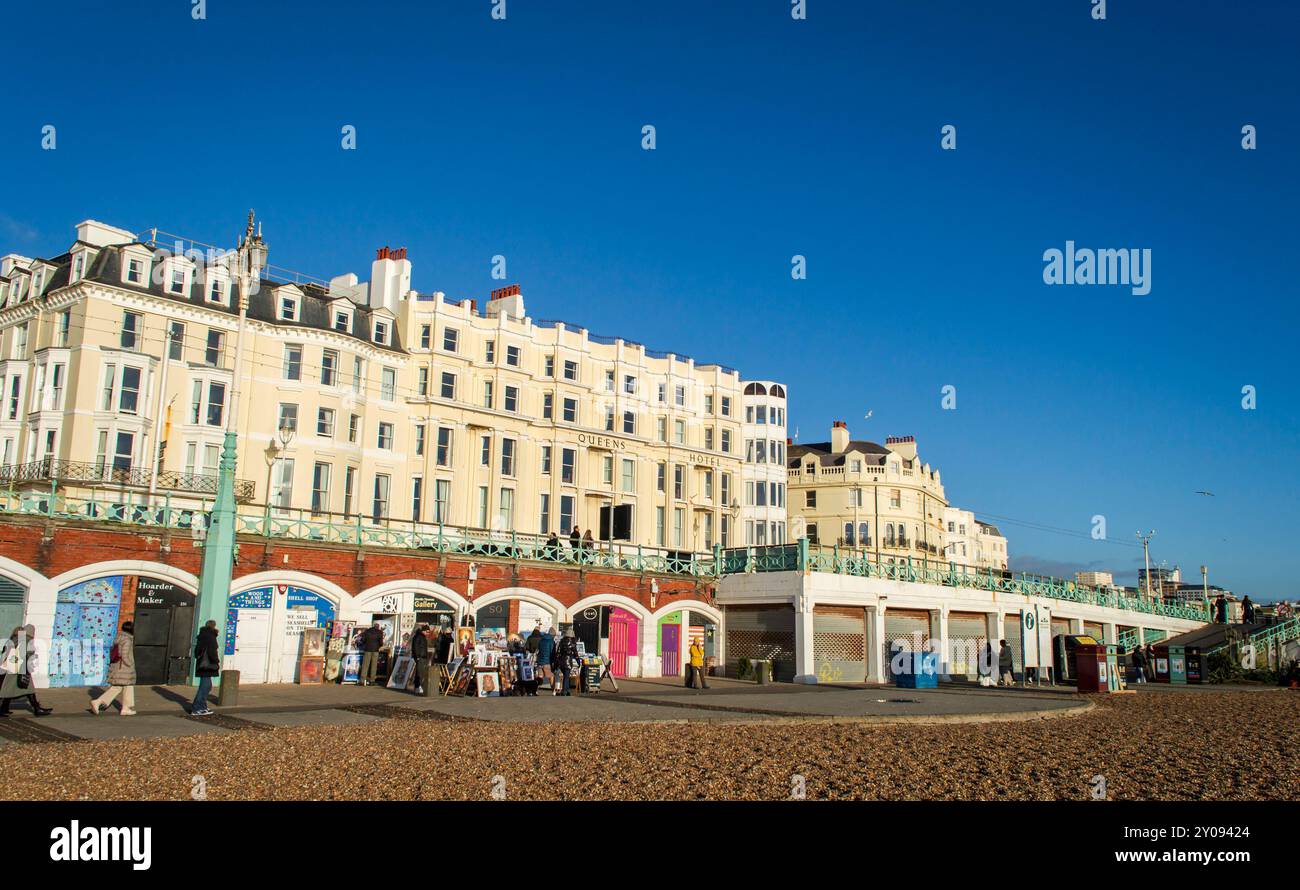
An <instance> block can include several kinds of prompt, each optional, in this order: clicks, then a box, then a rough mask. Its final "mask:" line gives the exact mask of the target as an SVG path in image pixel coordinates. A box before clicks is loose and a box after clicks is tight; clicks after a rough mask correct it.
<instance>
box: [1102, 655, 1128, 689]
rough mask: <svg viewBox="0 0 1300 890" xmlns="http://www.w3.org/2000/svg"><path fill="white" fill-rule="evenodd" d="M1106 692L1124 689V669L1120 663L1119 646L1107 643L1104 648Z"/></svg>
mask: <svg viewBox="0 0 1300 890" xmlns="http://www.w3.org/2000/svg"><path fill="white" fill-rule="evenodd" d="M1105 648H1106V689H1105V690H1104V691H1106V692H1120V691H1122V690H1123V689H1124V688H1125V687H1126V685H1127V684H1126V683H1125V681H1124V667H1123V665H1122V664H1121V663H1120V654H1119V646H1116V645H1115V644H1114V643H1107V644H1106V646H1105Z"/></svg>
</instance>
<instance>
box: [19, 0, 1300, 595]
mask: <svg viewBox="0 0 1300 890" xmlns="http://www.w3.org/2000/svg"><path fill="white" fill-rule="evenodd" d="M491 7H492V2H491V0H455V2H451V0H433V2H424V3H418V4H417V3H410V4H402V3H392V4H370V5H368V6H361V5H358V4H350V3H324V2H322V3H312V4H272V3H258V4H252V3H242V2H236V0H211V2H209V3H208V8H207V19H206V20H203V21H194V20H193V19H192V18H191V16H190V12H189V5H188V4H186V3H184V2H179V0H175V2H153V3H130V2H124V3H115V4H99V3H96V4H90V3H67V4H60V5H59V8H58V23H57V24H58V27H54V28H51V21H50V18H49V14H50V10H49V9H48V8H44V7H41V6H40V5H37V4H32V5H30V7H29V8H19V7H17V6H16V5H14V4H7V5H6V7H5V8H4V9H3V10H2V11H0V29H2V30H3V31H4V32H5V33H6V34H19V35H21V34H28V35H35V34H39V35H41V37H40V39H16V40H6V41H5V45H6V53H5V65H4V69H3V73H2V74H0V78H3V79H0V98H3V100H4V101H3V107H4V109H5V114H4V120H3V123H2V124H0V163H2V165H3V170H4V171H5V176H4V180H5V189H4V195H3V197H2V198H0V252H9V251H17V252H22V253H27V254H33V253H34V254H38V255H53V254H55V253H58V252H60V251H62V250H64V249H66V247H67V246H68V244H69V242H70V240H71V238H72V235H73V232H72V226H73V225H74V224H75V223H76V222H77V221H79V220H81V219H84V218H86V217H93V218H97V219H101V220H104V221H106V222H110V223H113V224H117V225H121V226H123V227H126V228H130V229H134V230H143V229H145V228H148V227H151V226H158V227H159V228H163V229H166V230H169V231H174V232H179V233H181V234H184V235H187V236H190V237H193V238H196V239H199V240H203V241H211V242H216V243H228V242H231V241H233V239H234V237H235V235H236V234H237V232H238V231H239V230H240V228H241V226H242V222H243V216H244V214H245V213H246V212H247V209H248V208H249V207H256V208H257V210H258V213H259V216H260V217H261V218H262V219H264V221H265V234H266V237H267V239H268V241H269V243H270V245H271V250H272V255H271V260H272V262H273V263H276V264H278V265H282V266H287V267H290V268H295V269H300V270H302V271H305V272H309V273H312V274H316V275H320V276H326V277H327V276H331V275H335V274H339V273H342V272H345V271H356V272H357V273H359V274H361V275H362V277H365V276H366V273H367V272H368V269H369V262H370V259H371V258H372V257H373V250H374V248H375V247H377V246H379V245H383V244H391V245H393V246H398V245H405V246H407V247H408V248H409V255H410V257H411V259H412V262H413V264H414V267H415V275H414V282H413V284H414V286H415V287H416V288H417V289H418V290H421V291H432V290H442V291H445V292H447V293H448V294H449V295H451V296H455V297H478V298H483V297H484V296H485V295H486V293H487V292H488V291H489V290H490V289H491V288H492V287H494V286H499V284H500V283H501V282H497V281H494V280H492V278H491V277H490V270H491V265H490V263H491V257H492V256H493V255H496V254H502V255H504V256H505V257H506V258H507V262H508V273H509V274H508V279H509V281H511V282H516V281H517V282H519V283H521V284H522V285H523V288H524V293H525V295H526V297H527V300H528V305H529V310H530V314H531V315H533V316H534V317H537V318H561V319H570V320H573V321H577V322H582V323H585V324H586V325H587V326H588V327H589V328H590V329H591V330H592V331H594V332H598V333H603V334H611V335H623V336H627V337H629V338H631V339H636V340H638V341H641V342H644V343H646V344H648V345H650V346H651V347H656V348H662V349H674V350H678V351H680V352H683V353H687V354H690V355H693V356H695V357H696V358H697V359H701V360H715V361H720V362H723V363H725V364H728V365H732V366H735V367H738V368H740V369H741V370H742V372H743V373H745V374H746V375H747V376H752V377H758V378H775V379H779V380H782V381H785V382H786V383H788V384H789V386H790V391H791V396H792V402H791V425H792V426H797V427H798V428H799V430H800V433H801V438H802V439H803V440H804V441H817V440H824V439H825V438H827V436H828V429H829V426H830V424H831V421H833V420H841V419H842V420H846V421H847V422H848V423H849V426H850V429H851V430H852V432H853V434H854V436H855V437H859V438H871V439H875V440H878V441H879V440H883V439H884V437H885V436H887V435H907V434H911V435H915V436H916V437H917V439H918V443H919V447H920V451H921V455H922V457H923V458H924V459H925V460H927V461H929V462H930V463H932V464H933V465H935V466H937V467H938V468H939V469H940V471H941V472H942V474H943V480H944V484H945V487H946V489H947V493H948V496H949V498H950V500H951V501H952V502H954V503H955V504H959V505H962V506H964V507H967V508H970V509H974V510H975V511H976V512H977V513H979V514H981V515H991V516H995V517H999V518H997V519H995V520H994V521H996V522H997V524H998V525H1000V526H1001V527H1002V529H1003V531H1004V532H1006V533H1007V535H1008V536H1009V537H1010V542H1011V549H1012V552H1013V554H1014V555H1015V558H1016V563H1015V564H1014V566H1013V567H1016V568H1019V569H1022V570H1040V571H1045V572H1051V573H1055V574H1062V573H1068V572H1072V571H1074V570H1075V569H1077V568H1081V567H1090V568H1099V569H1110V570H1113V571H1115V572H1116V573H1117V574H1118V575H1119V576H1121V577H1122V578H1123V579H1125V580H1128V581H1129V582H1130V583H1131V582H1132V579H1133V575H1134V572H1135V569H1136V567H1137V566H1138V565H1140V564H1141V556H1142V554H1141V550H1140V548H1135V547H1133V546H1129V545H1130V543H1131V542H1133V541H1134V538H1133V534H1134V532H1135V531H1136V530H1137V529H1139V528H1142V529H1147V528H1153V527H1154V528H1155V529H1157V532H1158V534H1157V536H1156V538H1155V540H1154V542H1153V550H1152V558H1153V561H1154V562H1155V563H1156V564H1159V563H1160V562H1162V561H1166V562H1167V563H1168V564H1169V565H1175V564H1178V565H1181V566H1182V567H1183V569H1184V571H1185V573H1187V574H1190V575H1191V576H1193V577H1199V572H1198V569H1197V566H1198V565H1200V564H1201V563H1208V564H1209V566H1210V579H1211V582H1212V583H1216V582H1217V583H1221V584H1224V585H1225V586H1229V587H1231V588H1233V589H1235V590H1238V591H1242V592H1249V593H1251V594H1253V595H1255V596H1261V595H1262V596H1264V597H1265V598H1267V597H1271V596H1277V595H1286V596H1290V597H1294V595H1295V594H1296V588H1297V584H1296V582H1295V581H1294V575H1293V573H1292V572H1291V567H1290V560H1289V554H1290V553H1291V551H1293V550H1294V549H1295V548H1296V545H1297V539H1298V538H1300V504H1298V502H1297V500H1298V497H1300V495H1298V494H1297V492H1300V484H1298V483H1300V479H1297V475H1298V474H1300V470H1298V469H1297V465H1298V463H1300V461H1298V460H1297V458H1298V457H1300V454H1298V452H1300V445H1298V444H1297V443H1298V442H1300V421H1297V419H1296V418H1297V414H1298V413H1300V411H1298V409H1300V396H1297V392H1296V384H1297V377H1298V375H1297V372H1296V370H1295V368H1296V359H1295V338H1296V331H1297V320H1298V319H1297V316H1298V315H1300V312H1298V311H1297V309H1296V301H1297V284H1296V277H1295V269H1296V257H1297V250H1296V236H1297V223H1296V213H1295V208H1296V204H1297V191H1300V190H1298V189H1297V184H1296V183H1297V176H1296V160H1295V159H1296V157H1297V154H1296V146H1297V144H1300V132H1298V127H1297V123H1296V115H1295V109H1296V108H1297V98H1298V96H1297V92H1298V89H1300V76H1298V75H1300V62H1298V61H1297V56H1296V53H1295V48H1294V35H1295V33H1296V29H1297V26H1298V25H1300V12H1298V11H1297V8H1296V6H1295V4H1293V3H1284V2H1258V3H1242V4H1209V3H1207V4H1186V3H1175V2H1152V0H1144V2H1140V3H1139V2H1131V0H1110V2H1109V3H1108V10H1107V12H1108V17H1107V20H1106V21H1104V22H1097V21H1094V20H1093V19H1092V18H1091V16H1090V8H1091V4H1090V2H1089V0H1035V2H1002V3H992V4H990V3H971V2H965V0H960V2H959V0H934V2H924V0H858V2H833V0H808V17H807V19H806V20H805V21H794V20H792V19H791V17H790V14H789V7H790V4H789V3H788V2H787V0H750V2H739V0H736V2H727V0H711V2H707V3H706V2H695V0H689V2H688V0H656V2H653V3H650V2H646V3H631V2H595V0H507V18H506V19H505V20H504V21H494V20H493V19H492V18H491V15H490V10H491ZM1238 7H1244V8H1238ZM46 124H52V125H54V126H55V127H57V139H58V142H57V149H56V150H54V151H42V150H41V147H40V136H41V128H42V126H44V125H46ZM345 124H351V125H353V126H355V127H356V128H357V150H355V151H343V150H342V149H341V147H340V138H341V137H340V128H341V127H342V126H344V125H345ZM645 124H652V125H654V126H655V127H656V129H657V138H658V147H657V149H656V150H655V151H653V152H650V151H643V150H642V149H641V128H642V126H643V125H645ZM945 124H953V125H955V126H956V127H957V150H956V151H951V152H946V151H942V150H941V149H940V146H939V131H940V128H941V127H942V126H943V125H945ZM1244 124H1253V125H1254V126H1256V127H1257V128H1258V134H1259V135H1258V145H1259V147H1258V149H1257V150H1256V151H1243V150H1242V148H1241V144H1240V143H1241V132H1240V131H1241V127H1242V126H1243V125H1244ZM1067 239H1070V240H1074V241H1075V242H1077V243H1078V244H1079V245H1080V246H1087V247H1095V248H1123V247H1136V248H1149V249H1150V250H1151V251H1152V257H1153V258H1152V290H1151V293H1150V294H1148V295H1146V296H1134V295H1133V294H1132V293H1130V290H1129V289H1128V288H1121V287H1096V286H1094V287H1084V286H1075V287H1048V286H1046V285H1045V284H1044V283H1043V279H1042V269H1043V261H1042V255H1043V251H1044V250H1047V249H1048V248H1051V247H1057V248H1061V247H1063V246H1064V244H1065V241H1066V240H1067ZM794 254H803V255H804V256H806V257H807V262H808V278H807V280H804V281H795V280H792V278H791V276H790V260H791V256H792V255H794ZM949 384H950V385H953V386H955V387H956V388H957V409H956V410H951V411H949V410H943V409H942V408H941V404H940V398H941V388H942V387H943V386H945V385H949ZM1245 385H1252V386H1255V387H1256V388H1257V392H1258V407H1257V408H1256V410H1253V411H1246V410H1243V409H1242V407H1241V399H1242V396H1241V389H1242V387H1243V386H1245ZM868 410H870V411H871V412H873V416H872V418H871V419H870V420H866V419H865V418H864V415H865V414H866V413H867V411H868ZM1197 490H1209V491H1212V492H1214V497H1205V496H1198V495H1196V494H1195V492H1196V491H1197ZM1097 514H1101V515H1104V516H1105V517H1106V520H1107V525H1108V532H1109V536H1110V539H1111V540H1109V541H1106V542H1096V541H1093V540H1091V539H1090V538H1089V537H1087V533H1088V532H1089V530H1090V528H1091V525H1090V522H1091V518H1092V517H1093V516H1094V515H1097ZM1004 518H1005V519H1004ZM1012 520H1015V521H1016V522H1013V521H1012ZM1017 522H1023V523H1030V524H1033V525H1038V526H1050V527H1052V528H1058V529H1066V530H1069V531H1070V532H1072V533H1073V534H1062V533H1057V532H1050V531H1046V530H1041V529H1035V528H1032V527H1029V526H1028V525H1020V524H1017Z"/></svg>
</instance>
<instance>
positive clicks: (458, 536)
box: [0, 490, 718, 578]
mask: <svg viewBox="0 0 1300 890" xmlns="http://www.w3.org/2000/svg"><path fill="white" fill-rule="evenodd" d="M210 509H211V504H210V503H209V502H207V501H203V502H201V503H200V505H199V506H197V507H195V506H193V505H192V502H189V501H187V504H186V505H183V506H182V505H174V504H173V503H172V501H171V497H170V495H160V496H157V497H155V498H154V499H153V500H152V501H150V500H149V499H147V498H146V497H144V496H141V497H139V498H138V499H136V498H132V497H130V496H128V497H127V498H126V499H125V500H124V499H122V498H121V497H114V498H98V497H96V496H94V494H93V493H92V496H90V497H71V496H67V495H64V494H61V493H58V492H57V491H55V492H50V491H44V490H42V491H0V515H25V516H34V517H41V518H48V519H61V520H68V521H81V522H96V523H105V524H125V525H132V526H141V527H146V528H155V529H170V530H175V531H180V532H187V533H189V534H192V535H195V536H200V537H201V536H202V535H203V534H204V532H205V530H206V528H207V525H208V512H209V510H210ZM235 532H236V534H240V535H254V536H257V537H263V538H286V539H291V540H298V541H306V542H318V543H322V544H343V545H350V546H354V547H386V548H393V549H405V550H425V551H432V552H435V553H444V554H455V555H462V556H470V557H475V556H477V557H495V558H499V559H516V560H518V559H523V560H534V561H538V562H552V563H559V564H563V565H571V566H582V567H584V568H592V569H614V570H621V571H633V572H648V573H652V574H671V575H691V576H695V577H706V578H714V577H717V574H718V573H717V563H716V556H715V554H714V553H692V552H690V551H684V550H683V551H678V550H668V549H664V548H658V547H642V546H638V545H636V544H625V543H619V542H614V543H609V542H604V541H599V542H590V541H588V542H582V543H580V544H579V545H578V546H576V547H575V546H573V545H572V544H571V543H570V542H569V539H568V538H562V539H560V540H559V541H558V542H557V543H555V544H550V543H548V539H547V538H546V537H545V536H543V535H534V534H525V533H522V532H511V531H496V530H493V529H480V528H462V527H458V526H450V525H439V524H437V523H423V522H410V521H407V522H402V521H400V520H392V519H382V520H380V521H379V522H374V521H372V519H371V518H370V517H367V516H359V515H356V514H352V515H350V516H343V515H341V514H323V513H312V512H311V511H308V510H288V509H281V508H277V507H268V506H266V505H260V506H259V505H240V506H239V508H238V512H237V513H236V514H235Z"/></svg>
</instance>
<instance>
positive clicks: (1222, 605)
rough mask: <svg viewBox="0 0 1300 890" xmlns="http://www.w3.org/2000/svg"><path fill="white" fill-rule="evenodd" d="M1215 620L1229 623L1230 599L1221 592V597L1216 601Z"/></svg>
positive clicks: (1219, 622)
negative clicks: (1225, 597)
mask: <svg viewBox="0 0 1300 890" xmlns="http://www.w3.org/2000/svg"><path fill="white" fill-rule="evenodd" d="M1214 621H1215V623H1216V624H1227V623H1228V601H1227V600H1226V599H1224V598H1223V594H1219V598H1218V599H1217V600H1215V601H1214Z"/></svg>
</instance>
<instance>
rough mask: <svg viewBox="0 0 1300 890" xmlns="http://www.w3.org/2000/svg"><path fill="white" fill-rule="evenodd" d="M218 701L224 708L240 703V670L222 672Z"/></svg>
mask: <svg viewBox="0 0 1300 890" xmlns="http://www.w3.org/2000/svg"><path fill="white" fill-rule="evenodd" d="M217 702H218V703H219V704H220V705H221V707H223V708H228V707H230V706H231V705H237V704H239V671H234V670H231V671H222V672H221V688H220V689H218V690H217Z"/></svg>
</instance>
